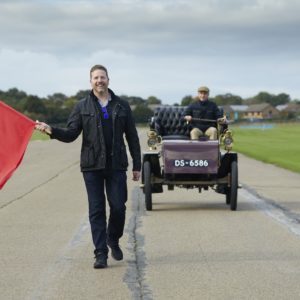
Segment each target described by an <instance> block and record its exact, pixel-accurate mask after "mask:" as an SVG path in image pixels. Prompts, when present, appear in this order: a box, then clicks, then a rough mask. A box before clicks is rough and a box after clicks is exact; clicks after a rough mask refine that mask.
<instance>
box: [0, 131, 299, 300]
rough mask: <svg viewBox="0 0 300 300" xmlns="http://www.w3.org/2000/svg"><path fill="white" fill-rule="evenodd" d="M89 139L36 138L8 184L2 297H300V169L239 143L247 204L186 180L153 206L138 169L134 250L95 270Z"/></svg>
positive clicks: (131, 220)
mask: <svg viewBox="0 0 300 300" xmlns="http://www.w3.org/2000/svg"><path fill="white" fill-rule="evenodd" d="M144 136H145V134H144V133H141V137H142V144H143V145H145V140H144ZM79 151H80V141H77V142H75V143H72V144H63V143H59V142H57V141H46V142H41V141H35V142H32V143H30V145H29V148H28V150H27V152H26V155H25V158H24V161H23V163H22V165H21V166H20V168H19V169H18V170H17V171H16V173H15V175H14V176H13V178H12V179H11V180H10V181H9V182H8V183H7V185H6V186H5V188H4V189H3V190H2V191H1V192H0V228H1V231H0V245H1V246H0V268H1V272H0V299H171V298H172V299H299V297H300V285H299V281H300V225H299V221H300V199H299V198H300V197H299V196H300V187H299V182H300V175H299V174H295V173H292V172H288V171H284V170H282V169H280V168H276V167H274V166H272V165H266V164H263V163H260V162H257V161H254V160H251V159H248V158H246V157H244V156H242V155H240V156H239V172H240V182H241V183H242V184H243V186H244V188H243V189H242V190H240V191H239V204H238V210H237V211H236V212H232V211H230V210H229V209H228V207H227V206H226V205H225V199H224V197H223V196H222V195H219V194H216V193H214V192H213V191H212V192H203V193H201V194H199V193H198V192H197V191H196V190H189V191H186V190H183V189H176V188H175V190H174V191H165V192H164V193H163V194H158V195H154V206H153V211H152V212H145V209H144V202H143V194H142V193H141V191H140V189H139V188H138V185H137V184H134V183H133V182H132V181H131V180H130V173H128V177H129V180H128V183H129V191H130V193H129V201H128V205H127V210H128V212H127V221H126V232H125V234H124V237H123V239H122V242H121V245H122V247H123V249H124V252H125V253H124V254H125V260H124V261H122V262H116V261H114V260H112V259H109V268H108V269H105V270H94V269H93V268H92V264H93V254H92V252H93V246H92V243H91V236H90V228H89V224H88V218H87V202H86V195H85V188H84V185H83V180H82V178H81V173H80V171H79V159H78V158H79Z"/></svg>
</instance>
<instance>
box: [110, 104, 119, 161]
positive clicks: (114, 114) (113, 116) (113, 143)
mask: <svg viewBox="0 0 300 300" xmlns="http://www.w3.org/2000/svg"><path fill="white" fill-rule="evenodd" d="M119 109H120V104H119V103H117V105H116V106H115V107H114V109H113V113H112V123H113V124H112V125H113V128H112V129H113V140H112V148H111V156H114V146H115V120H116V116H117V113H118V111H119Z"/></svg>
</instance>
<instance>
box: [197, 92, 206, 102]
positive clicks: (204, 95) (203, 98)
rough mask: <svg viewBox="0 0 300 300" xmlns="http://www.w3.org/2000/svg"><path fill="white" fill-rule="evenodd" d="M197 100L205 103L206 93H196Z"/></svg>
mask: <svg viewBox="0 0 300 300" xmlns="http://www.w3.org/2000/svg"><path fill="white" fill-rule="evenodd" d="M198 98H199V100H200V101H206V100H207V99H208V93H207V92H198Z"/></svg>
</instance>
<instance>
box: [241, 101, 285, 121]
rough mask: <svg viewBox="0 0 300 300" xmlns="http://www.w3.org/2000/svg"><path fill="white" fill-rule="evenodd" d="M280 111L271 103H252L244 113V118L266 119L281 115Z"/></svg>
mask: <svg viewBox="0 0 300 300" xmlns="http://www.w3.org/2000/svg"><path fill="white" fill-rule="evenodd" d="M279 115H280V114H279V111H278V110H277V109H276V108H275V107H274V106H272V105H271V104H269V103H260V104H252V105H250V106H249V107H248V108H247V110H246V111H245V113H244V119H248V120H251V121H253V120H264V119H274V118H278V117H279Z"/></svg>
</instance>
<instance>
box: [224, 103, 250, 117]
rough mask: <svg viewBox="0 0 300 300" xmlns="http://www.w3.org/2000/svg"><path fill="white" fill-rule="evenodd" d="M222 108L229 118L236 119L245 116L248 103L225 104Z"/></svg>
mask: <svg viewBox="0 0 300 300" xmlns="http://www.w3.org/2000/svg"><path fill="white" fill-rule="evenodd" d="M222 108H223V110H224V114H225V115H226V117H227V119H229V120H234V121H236V120H240V119H242V118H243V117H244V114H245V112H246V110H247V109H248V105H224V106H222Z"/></svg>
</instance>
